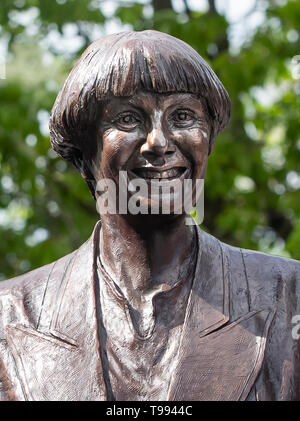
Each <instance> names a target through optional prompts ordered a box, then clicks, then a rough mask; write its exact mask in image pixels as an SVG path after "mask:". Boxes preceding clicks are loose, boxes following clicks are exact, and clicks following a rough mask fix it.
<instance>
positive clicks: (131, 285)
mask: <svg viewBox="0 0 300 421" xmlns="http://www.w3.org/2000/svg"><path fill="white" fill-rule="evenodd" d="M101 221H102V227H101V240H100V256H101V261H102V264H103V266H104V268H105V270H106V272H107V273H108V274H109V276H110V277H111V278H112V279H113V280H114V282H115V283H116V284H117V285H118V287H119V288H120V289H121V290H122V292H123V293H124V295H125V296H126V298H127V299H128V300H129V301H131V302H135V301H136V300H140V299H141V297H143V296H145V295H147V294H149V293H151V291H154V290H156V289H157V288H159V287H162V286H163V285H164V286H165V287H167V286H168V285H169V286H170V287H171V286H172V285H174V284H175V283H176V282H177V281H178V280H179V276H182V274H183V273H185V271H184V266H186V267H187V269H188V265H189V263H190V256H191V254H192V250H193V245H194V230H193V227H192V226H187V225H186V224H185V215H175V216H169V215H168V216H166V215H164V216H160V215H155V216H149V215H140V216H128V215H104V216H102V218H101Z"/></svg>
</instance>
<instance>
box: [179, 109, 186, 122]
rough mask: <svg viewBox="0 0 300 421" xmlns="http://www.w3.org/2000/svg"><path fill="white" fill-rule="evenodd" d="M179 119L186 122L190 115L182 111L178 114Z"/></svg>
mask: <svg viewBox="0 0 300 421" xmlns="http://www.w3.org/2000/svg"><path fill="white" fill-rule="evenodd" d="M177 118H178V120H180V121H185V120H187V118H188V114H187V113H186V112H184V111H180V112H179V113H178V114H177Z"/></svg>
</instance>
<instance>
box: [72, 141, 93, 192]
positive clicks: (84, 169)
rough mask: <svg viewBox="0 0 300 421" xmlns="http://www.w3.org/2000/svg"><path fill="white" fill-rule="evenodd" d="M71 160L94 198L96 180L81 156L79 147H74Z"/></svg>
mask: <svg viewBox="0 0 300 421" xmlns="http://www.w3.org/2000/svg"><path fill="white" fill-rule="evenodd" d="M72 162H73V165H74V166H75V167H76V168H77V169H78V171H79V172H80V174H81V176H82V178H83V179H84V180H85V181H86V183H87V185H88V187H89V189H90V191H91V193H92V195H93V197H94V198H95V189H96V180H95V177H94V175H93V174H92V172H91V170H90V166H89V165H88V163H87V162H86V160H85V159H84V158H83V154H82V152H81V150H80V149H77V148H74V151H73V156H72Z"/></svg>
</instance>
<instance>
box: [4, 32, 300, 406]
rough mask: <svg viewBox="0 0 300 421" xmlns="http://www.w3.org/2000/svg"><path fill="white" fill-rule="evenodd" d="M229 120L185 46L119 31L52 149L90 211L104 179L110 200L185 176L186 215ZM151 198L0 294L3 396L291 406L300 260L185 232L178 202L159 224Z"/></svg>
mask: <svg viewBox="0 0 300 421" xmlns="http://www.w3.org/2000/svg"><path fill="white" fill-rule="evenodd" d="M229 116H230V101H229V98H228V94H227V92H226V90H225V88H224V87H223V85H222V83H221V82H220V81H219V79H218V78H217V76H216V75H215V73H214V72H213V71H212V69H211V68H210V67H209V66H208V64H207V63H206V62H205V61H204V60H203V59H202V58H201V57H200V56H199V54H198V53H197V52H196V51H194V50H193V49H192V48H191V47H190V46H189V45H187V44H186V43H184V42H183V41H181V40H178V39H176V38H173V37H171V36H169V35H166V34H163V33H160V32H156V31H143V32H123V33H119V34H115V35H110V36H106V37H104V38H102V39H100V40H98V41H96V42H94V43H93V44H91V45H90V46H89V47H88V48H87V50H86V51H85V52H84V53H83V55H82V56H81V58H80V59H79V60H78V62H77V63H76V65H75V67H74V69H73V70H72V72H71V73H70V75H69V76H68V78H67V80H66V82H65V84H64V86H63V88H62V90H61V92H60V93H59V95H58V97H57V100H56V102H55V105H54V107H53V110H52V114H51V120H50V138H51V143H52V147H53V148H54V150H55V151H57V152H58V154H60V155H61V156H62V157H63V158H65V159H67V160H69V161H71V162H72V163H73V164H74V165H75V166H76V167H77V168H78V170H79V171H80V173H81V175H82V176H83V177H84V179H85V180H86V182H87V184H88V186H89V188H90V190H91V192H92V194H93V195H94V197H95V199H96V200H97V202H98V200H100V199H101V197H102V196H103V195H105V192H106V191H107V190H105V189H104V191H101V189H99V188H98V187H99V183H100V184H101V181H102V180H111V181H112V182H113V183H114V185H115V186H116V200H117V201H118V203H120V201H119V199H120V195H123V194H124V188H123V187H122V186H121V181H120V180H121V179H120V178H119V174H120V172H125V173H126V174H127V176H128V178H129V179H130V180H131V181H132V180H133V181H134V180H135V179H141V180H144V182H145V183H146V184H147V186H149V185H150V184H151V183H152V184H153V183H154V184H155V182H163V183H164V185H166V186H168V185H169V184H170V185H171V182H174V181H175V184H176V183H177V184H176V185H177V186H182V185H183V183H184V181H185V180H187V179H191V180H192V184H191V186H192V187H191V189H192V200H193V204H195V201H196V200H197V197H198V196H197V193H196V190H195V182H196V180H199V179H203V178H204V177H205V172H206V166H207V161H208V156H209V155H210V153H211V151H212V149H213V145H214V142H215V139H216V136H217V135H218V134H219V133H220V131H222V130H223V129H224V128H225V126H226V124H227V123H228V120H229ZM224 176H226V175H224ZM108 187H109V186H108ZM125 190H126V189H125ZM157 197H158V202H157V204H158V211H157V212H153V213H151V212H148V213H147V212H145V213H143V212H127V213H126V212H120V208H118V207H117V209H116V212H107V213H106V212H103V211H102V212H101V209H102V208H101V207H100V217H101V218H100V219H101V222H100V221H99V222H98V223H97V224H96V226H95V229H94V231H93V233H92V236H91V237H90V238H89V239H88V240H87V242H86V243H84V244H83V245H82V246H81V247H80V248H79V249H78V250H76V251H74V252H73V253H71V254H69V255H68V256H64V257H62V258H61V259H59V260H58V261H56V262H54V263H51V264H49V265H47V266H44V267H41V268H39V269H36V270H34V271H31V272H29V273H27V274H25V275H22V276H19V277H17V278H14V279H11V280H8V281H4V282H2V283H1V284H0V314H1V317H0V339H1V341H0V397H1V399H2V400H131V401H133V400H148V401H151V400H180V401H182V400H199V401H200V400H232V401H235V400H299V399H300V383H299V382H300V370H299V341H297V340H296V339H295V338H294V337H293V335H292V329H293V324H292V318H293V316H294V315H297V314H300V305H299V302H300V300H299V298H300V290H299V288H300V263H299V262H298V261H295V260H292V259H286V258H282V257H277V256H270V255H266V254H263V253H259V252H255V251H249V250H242V249H239V248H235V247H231V246H229V245H226V244H224V243H222V242H220V241H218V240H217V239H216V238H214V237H212V236H211V235H209V234H207V233H205V232H204V231H202V230H201V229H200V228H199V227H198V226H197V225H187V224H186V214H185V212H184V211H181V212H177V211H176V209H177V208H176V209H175V205H174V203H175V198H176V194H175V193H172V194H170V195H169V196H168V197H169V199H170V201H171V204H170V210H169V212H168V213H164V212H162V208H163V204H164V200H165V199H164V196H163V194H162V193H159V194H158V196H156V198H157ZM132 198H133V193H132V191H131V189H130V188H129V187H128V189H127V190H126V203H129V201H130V200H131V199H132ZM138 202H139V204H140V205H142V204H143V206H144V209H146V210H149V209H152V208H151V206H152V205H153V204H154V199H153V196H152V195H151V194H150V193H149V194H148V193H146V194H142V193H140V194H138Z"/></svg>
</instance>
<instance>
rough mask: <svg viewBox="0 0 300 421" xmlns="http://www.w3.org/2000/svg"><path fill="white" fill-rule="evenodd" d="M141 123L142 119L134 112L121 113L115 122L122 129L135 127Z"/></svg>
mask: <svg viewBox="0 0 300 421" xmlns="http://www.w3.org/2000/svg"><path fill="white" fill-rule="evenodd" d="M139 123H140V119H139V118H138V117H137V116H135V115H134V114H132V113H125V114H121V115H120V116H119V117H118V118H117V119H116V120H115V124H116V125H117V126H119V127H120V128H121V129H122V128H124V129H134V128H135V127H136V126H137V125H138V124H139Z"/></svg>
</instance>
